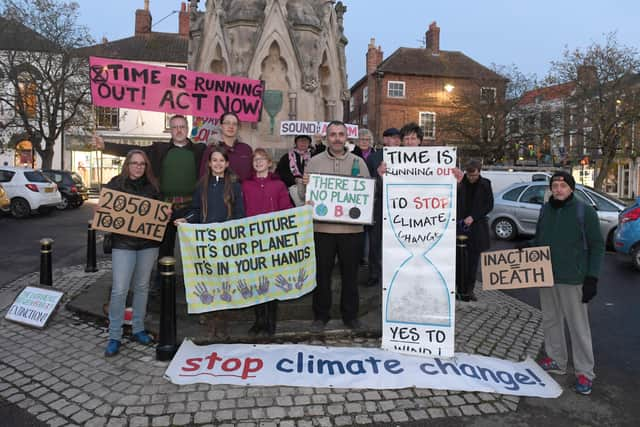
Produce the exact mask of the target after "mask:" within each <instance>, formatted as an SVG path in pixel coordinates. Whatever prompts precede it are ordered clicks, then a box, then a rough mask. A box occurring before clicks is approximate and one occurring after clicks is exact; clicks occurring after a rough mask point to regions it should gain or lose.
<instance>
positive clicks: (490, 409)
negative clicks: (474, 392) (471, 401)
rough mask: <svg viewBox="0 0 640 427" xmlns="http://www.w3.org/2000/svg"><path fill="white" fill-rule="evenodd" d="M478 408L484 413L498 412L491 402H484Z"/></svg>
mask: <svg viewBox="0 0 640 427" xmlns="http://www.w3.org/2000/svg"><path fill="white" fill-rule="evenodd" d="M478 409H479V410H480V411H482V413H483V414H495V413H496V412H498V411H497V410H496V408H494V407H493V406H492V405H491V404H490V403H482V404H480V405H478Z"/></svg>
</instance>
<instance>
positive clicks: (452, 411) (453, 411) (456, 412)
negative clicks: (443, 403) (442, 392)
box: [444, 408, 462, 417]
mask: <svg viewBox="0 0 640 427" xmlns="http://www.w3.org/2000/svg"><path fill="white" fill-rule="evenodd" d="M444 411H445V412H446V413H447V415H448V416H449V417H460V416H462V411H461V410H460V409H459V408H445V409H444Z"/></svg>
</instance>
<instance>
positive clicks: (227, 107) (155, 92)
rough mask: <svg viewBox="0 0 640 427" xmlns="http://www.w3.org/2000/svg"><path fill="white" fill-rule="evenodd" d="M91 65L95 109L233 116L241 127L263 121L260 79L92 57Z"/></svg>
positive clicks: (216, 116) (214, 116)
mask: <svg viewBox="0 0 640 427" xmlns="http://www.w3.org/2000/svg"><path fill="white" fill-rule="evenodd" d="M89 64H90V71H89V73H90V80H91V96H92V98H93V104H94V105H97V106H100V107H115V108H133V109H137V110H148V111H161V112H165V113H173V114H183V115H190V116H201V117H211V118H216V119H217V118H219V117H220V115H221V114H222V113H224V112H225V111H232V112H234V113H236V114H237V115H238V117H239V118H240V120H241V121H243V122H257V121H259V120H260V114H261V111H262V93H263V91H264V87H263V85H262V82H261V81H260V80H252V79H248V78H244V77H231V76H223V75H220V74H210V73H200V72H195V71H188V70H181V69H176V68H169V67H158V66H155V65H149V64H143V63H140V62H131V61H120V60H117V59H108V58H98V57H94V56H92V57H91V58H89Z"/></svg>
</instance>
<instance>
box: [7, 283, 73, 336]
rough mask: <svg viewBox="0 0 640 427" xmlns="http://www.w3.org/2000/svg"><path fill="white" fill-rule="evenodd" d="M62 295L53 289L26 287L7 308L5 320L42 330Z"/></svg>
mask: <svg viewBox="0 0 640 427" xmlns="http://www.w3.org/2000/svg"><path fill="white" fill-rule="evenodd" d="M62 295H63V293H62V292H60V291H55V290H53V289H43V288H38V287H35V286H27V287H26V288H24V289H23V290H22V292H20V294H19V295H18V297H17V298H16V300H15V301H14V302H13V304H12V305H11V307H9V311H8V312H7V315H6V316H5V319H7V320H12V321H14V322H17V323H23V324H25V325H29V326H35V327H36V328H44V326H45V325H46V323H47V321H48V320H49V318H50V317H51V313H53V310H54V309H55V308H56V306H57V305H58V303H59V302H60V299H61V298H62Z"/></svg>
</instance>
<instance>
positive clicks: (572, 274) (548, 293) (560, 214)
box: [529, 171, 604, 394]
mask: <svg viewBox="0 0 640 427" xmlns="http://www.w3.org/2000/svg"><path fill="white" fill-rule="evenodd" d="M549 185H550V187H551V197H550V198H549V202H548V203H546V204H545V205H544V206H543V207H542V210H541V213H540V217H539V220H538V225H537V227H536V235H535V237H534V238H533V240H532V241H530V242H529V245H533V246H549V247H550V248H551V266H552V268H553V282H554V285H553V287H550V288H540V306H541V308H542V328H543V330H544V347H545V351H546V353H547V356H546V357H545V358H543V359H542V360H540V361H539V363H540V366H542V368H543V369H544V370H545V371H547V372H550V373H554V374H559V375H563V374H565V373H566V369H567V359H568V352H567V342H566V339H565V335H564V331H565V325H564V323H565V321H566V322H567V326H568V329H569V336H570V337H571V347H572V354H573V368H574V371H575V375H576V384H575V390H576V392H578V393H580V394H591V387H592V381H593V379H594V378H595V374H594V364H595V363H594V358H593V346H592V344H591V329H590V327H589V312H588V310H587V308H588V307H587V303H588V302H589V301H591V299H592V298H593V297H594V296H595V295H596V293H597V292H596V287H597V283H598V276H599V274H600V266H601V264H602V260H603V258H604V239H603V238H602V234H601V233H600V221H599V220H598V214H597V213H596V211H595V209H593V207H591V206H589V205H587V204H585V203H583V202H582V201H580V200H577V199H576V197H575V196H574V195H573V191H574V190H575V186H576V183H575V180H574V179H573V177H572V176H571V175H569V174H568V173H567V172H564V171H561V172H556V173H554V174H553V176H552V177H551V180H550V181H549Z"/></svg>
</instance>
